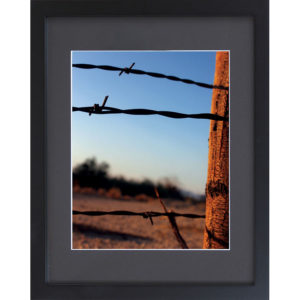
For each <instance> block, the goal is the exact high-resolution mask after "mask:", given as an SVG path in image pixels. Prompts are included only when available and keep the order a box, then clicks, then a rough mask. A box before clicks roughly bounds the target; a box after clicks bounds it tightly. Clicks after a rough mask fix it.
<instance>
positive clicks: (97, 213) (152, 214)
mask: <svg viewBox="0 0 300 300" xmlns="http://www.w3.org/2000/svg"><path fill="white" fill-rule="evenodd" d="M73 215H86V216H105V215H112V216H140V217H143V218H150V217H151V218H155V217H162V216H166V217H167V216H171V217H184V218H191V219H199V218H205V215H196V214H182V213H176V212H157V211H145V212H134V211H128V210H114V211H101V210H100V211H99V210H97V211H93V210H92V211H78V210H73Z"/></svg>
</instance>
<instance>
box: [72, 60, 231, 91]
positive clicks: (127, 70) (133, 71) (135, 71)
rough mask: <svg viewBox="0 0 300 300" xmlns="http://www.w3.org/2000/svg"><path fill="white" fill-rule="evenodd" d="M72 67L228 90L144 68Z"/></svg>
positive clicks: (77, 65) (85, 65)
mask: <svg viewBox="0 0 300 300" xmlns="http://www.w3.org/2000/svg"><path fill="white" fill-rule="evenodd" d="M72 66H73V67H74V68H79V69H100V70H105V71H117V72H121V73H123V72H124V73H126V74H130V73H131V74H136V75H147V76H151V77H155V78H165V79H168V80H172V81H179V82H183V83H186V84H193V85H196V86H199V87H203V88H207V89H219V90H225V91H228V90H229V88H228V87H226V86H219V85H213V84H208V83H204V82H197V81H194V80H191V79H185V78H179V77H177V76H173V75H166V74H162V73H156V72H147V71H144V70H138V69H132V68H131V67H130V68H119V67H115V66H109V65H91V64H73V65H72ZM121 73H120V74H121Z"/></svg>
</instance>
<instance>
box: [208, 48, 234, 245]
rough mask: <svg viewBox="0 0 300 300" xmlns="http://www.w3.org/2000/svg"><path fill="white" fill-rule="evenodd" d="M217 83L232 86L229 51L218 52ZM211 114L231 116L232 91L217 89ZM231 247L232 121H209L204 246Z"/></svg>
mask: <svg viewBox="0 0 300 300" xmlns="http://www.w3.org/2000/svg"><path fill="white" fill-rule="evenodd" d="M214 85H217V86H226V87H228V86H229V52H227V51H219V52H217V54H216V69H215V78H214ZM211 113H213V114H218V115H220V116H224V117H229V91H227V90H220V89H214V90H213V95H212V105H211ZM228 247H229V121H215V120H211V121H210V132H209V153H208V170H207V182H206V218H205V231H204V240H203V248H204V249H226V248H228Z"/></svg>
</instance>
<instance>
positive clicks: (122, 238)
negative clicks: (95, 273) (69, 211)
mask: <svg viewBox="0 0 300 300" xmlns="http://www.w3.org/2000/svg"><path fill="white" fill-rule="evenodd" d="M164 202H165V204H166V206H167V208H168V209H172V210H173V211H176V212H178V213H193V214H201V215H202V214H204V213H205V203H199V204H198V203H197V204H193V203H189V202H182V201H174V200H173V201H171V200H164ZM73 209H74V210H80V211H84V210H105V211H112V210H129V211H135V212H144V211H158V212H163V208H162V206H161V204H160V202H159V200H157V199H153V200H149V201H137V200H134V199H132V200H115V199H108V198H104V197H99V196H91V195H82V194H76V193H75V194H73ZM204 220H205V219H190V218H184V217H178V218H176V222H177V225H178V228H179V230H180V233H181V235H182V237H183V238H184V239H185V241H186V243H187V245H188V247H189V248H190V249H201V248H202V243H203V231H204V222H205V221H204ZM153 222H154V225H151V222H150V220H149V219H144V218H143V217H140V216H110V215H107V216H84V215H76V216H73V249H181V247H180V245H179V243H178V241H177V239H176V238H175V236H174V234H173V231H172V228H171V225H170V223H169V221H168V218H167V217H166V216H162V217H156V218H153Z"/></svg>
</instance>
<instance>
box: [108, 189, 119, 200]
mask: <svg viewBox="0 0 300 300" xmlns="http://www.w3.org/2000/svg"><path fill="white" fill-rule="evenodd" d="M106 196H107V197H110V198H114V199H120V198H121V197H122V193H121V190H120V189H119V188H115V187H114V188H111V189H109V190H108V192H107V193H106Z"/></svg>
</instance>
